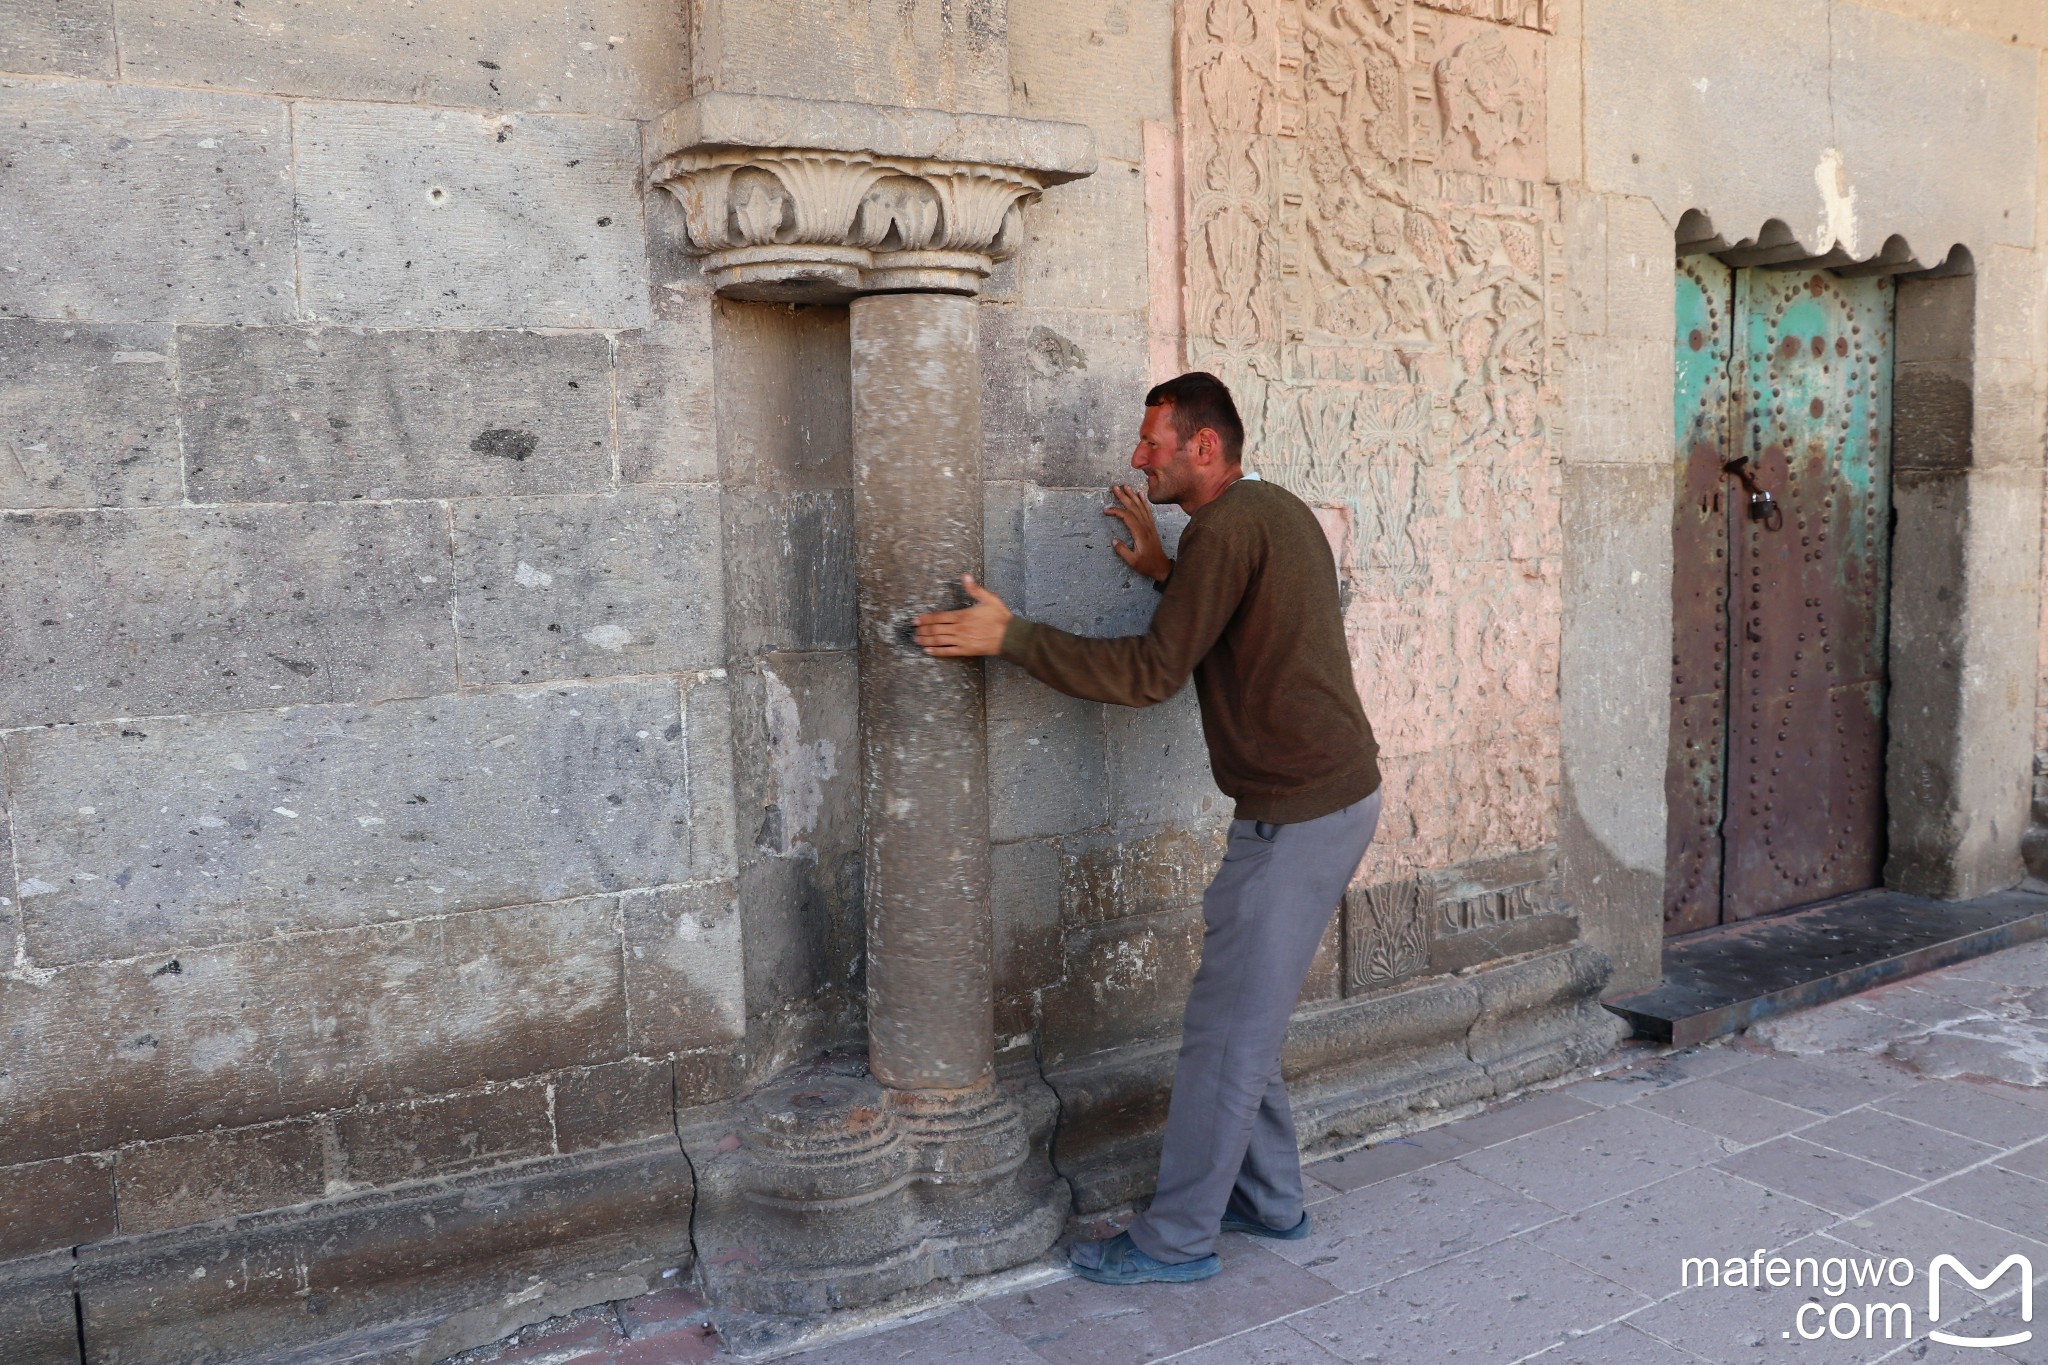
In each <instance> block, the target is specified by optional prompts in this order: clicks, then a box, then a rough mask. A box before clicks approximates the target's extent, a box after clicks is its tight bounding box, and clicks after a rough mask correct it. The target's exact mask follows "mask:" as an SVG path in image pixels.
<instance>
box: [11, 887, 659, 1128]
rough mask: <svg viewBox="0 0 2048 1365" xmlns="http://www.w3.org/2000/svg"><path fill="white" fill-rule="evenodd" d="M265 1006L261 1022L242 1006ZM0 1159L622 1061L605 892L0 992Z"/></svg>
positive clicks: (94, 968) (79, 974)
mask: <svg viewBox="0 0 2048 1365" xmlns="http://www.w3.org/2000/svg"><path fill="white" fill-rule="evenodd" d="M254 1001H263V1002H267V1003H266V1004H265V1006H264V1008H263V1009H262V1011H261V1013H260V1014H259V1013H258V1012H257V1011H256V1009H255V1008H254V1007H253V1005H252V1003H251V1002H254ZM0 1020H5V1021H6V1022H5V1025H4V1027H5V1029H6V1036H7V1038H8V1040H9V1047H10V1049H11V1050H12V1055H13V1056H14V1057H16V1058H19V1059H20V1061H19V1062H18V1063H16V1064H15V1065H14V1072H13V1077H12V1086H11V1088H10V1089H9V1091H8V1092H7V1095H6V1097H5V1099H4V1102H0V1118H4V1120H5V1122H4V1126H0V1160H5V1161H9V1162H14V1161H33V1160H38V1159H41V1158H43V1157H48V1156H57V1155H64V1154H68V1153H71V1152H78V1151H98V1150H104V1149H106V1148H109V1147H113V1146H116V1145H118V1144H120V1143H124V1142H135V1141H141V1140H146V1139H152V1138H160V1137H168V1136H173V1135H176V1134H181V1133H190V1132H193V1131H195V1130H199V1129H205V1128H213V1127H242V1126H246V1125H250V1124H257V1123H265V1122H269V1121H272V1120H276V1119H282V1118H290V1117H293V1116H295V1115H302V1114H312V1113H317V1112H320V1111H322V1110H326V1109H334V1108H343V1107H347V1106H349V1105H353V1104H355V1103H358V1102H359V1101H363V1100H368V1101H371V1102H373V1103H374V1102H390V1101H396V1100H402V1099H405V1098H407V1097H408V1096H410V1095H415V1094H420V1093H426V1094H436V1093H444V1092H448V1091H454V1090H461V1089H465V1088H467V1087H470V1086H474V1085H479V1084H482V1083H484V1082H487V1081H493V1080H511V1079H515V1078H517V1077H521V1076H529V1075H533V1074H535V1073H538V1072H543V1071H551V1070H555V1069H558V1068H562V1067H569V1066H580V1065H588V1064H590V1063H593V1062H601V1061H611V1060H614V1059H616V1058H619V1057H622V1056H624V1055H625V1051H626V1048H625V1000H624V994H623V990H622V985H621V963H620V951H619V911H618V906H617V904H616V902H615V900H614V899H613V898H611V897H594V898H591V899H587V900H575V901H565V902H562V903H559V904H556V905H547V906H520V907H517V908H513V909H507V910H493V911H487V912H483V913H478V914H468V915H455V916H450V917H447V918H443V919H431V920H416V921H411V922H408V923H404V924H393V925H379V926H374V927H370V928H364V929H357V930H350V931H346V932H341V933H328V934H310V935H299V936H297V937H292V938H280V939H268V940H263V941H260V942H256V943H250V944H243V945H239V946H235V947H229V948H222V949H217V950H200V951H196V952H195V951H190V950H187V951H183V952H180V953H179V954H178V956H177V957H175V958H171V957H154V958H137V959H134V960H132V961H128V962H120V963H112V964H105V965H98V964H95V965H87V966H78V967H69V968H63V969H60V970H58V971H55V972H53V973H49V974H47V975H38V976H35V977H5V978H0Z"/></svg>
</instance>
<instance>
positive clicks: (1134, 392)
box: [981, 306, 1150, 488]
mask: <svg viewBox="0 0 2048 1365" xmlns="http://www.w3.org/2000/svg"><path fill="white" fill-rule="evenodd" d="M981 338H982V386H983V395H984V396H983V404H984V415H983V419H982V430H983V445H984V450H985V455H984V458H985V460H986V462H987V468H988V476H989V477H990V478H991V479H1028V480H1031V481H1033V482H1035V483H1039V484H1044V485H1047V486H1054V487H1065V488H1093V487H1100V486H1102V485H1105V484H1108V483H1111V482H1116V481H1124V480H1130V479H1134V478H1136V475H1135V474H1133V472H1132V470H1131V449H1132V447H1133V446H1135V445H1136V444H1137V433H1138V424H1139V423H1140V422H1141V421H1142V420H1143V418H1144V415H1145V409H1144V407H1143V406H1142V404H1143V402H1144V398H1145V391H1146V389H1147V388H1148V387H1149V386H1150V384H1149V376H1148V375H1147V373H1146V365H1147V352H1146V346H1145V319H1144V317H1143V315H1141V314H1132V313H1106V312H1098V311H1095V310H1092V309H1081V308H1009V307H998V306H990V307H986V308H983V309H982V311H981Z"/></svg>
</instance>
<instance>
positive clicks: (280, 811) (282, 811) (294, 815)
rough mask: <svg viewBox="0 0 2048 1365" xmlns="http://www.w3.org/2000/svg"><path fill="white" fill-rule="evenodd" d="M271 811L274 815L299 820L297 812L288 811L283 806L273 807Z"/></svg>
mask: <svg viewBox="0 0 2048 1365" xmlns="http://www.w3.org/2000/svg"><path fill="white" fill-rule="evenodd" d="M270 809H271V811H272V813H274V814H277V815H282V816H285V817H287V818H288V819H292V820H296V819H298V818H299V813H298V812H297V811H295V810H286V809H285V808H284V807H283V806H272V807H271V808H270Z"/></svg>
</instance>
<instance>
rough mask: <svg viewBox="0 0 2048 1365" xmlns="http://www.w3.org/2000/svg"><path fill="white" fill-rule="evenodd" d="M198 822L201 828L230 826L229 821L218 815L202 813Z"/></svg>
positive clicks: (224, 827)
mask: <svg viewBox="0 0 2048 1365" xmlns="http://www.w3.org/2000/svg"><path fill="white" fill-rule="evenodd" d="M198 823H199V828H201V829H226V828H227V827H228V822H227V821H225V820H223V819H221V818H220V817H219V816H218V815H202V816H200V817H199V821H198Z"/></svg>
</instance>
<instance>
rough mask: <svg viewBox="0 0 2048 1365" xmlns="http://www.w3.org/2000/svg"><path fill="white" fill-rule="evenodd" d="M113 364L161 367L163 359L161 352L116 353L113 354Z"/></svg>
mask: <svg viewBox="0 0 2048 1365" xmlns="http://www.w3.org/2000/svg"><path fill="white" fill-rule="evenodd" d="M114 363H115V364H116V365H161V364H164V363H165V358H164V354H163V352H161V351H116V352H114Z"/></svg>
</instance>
